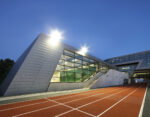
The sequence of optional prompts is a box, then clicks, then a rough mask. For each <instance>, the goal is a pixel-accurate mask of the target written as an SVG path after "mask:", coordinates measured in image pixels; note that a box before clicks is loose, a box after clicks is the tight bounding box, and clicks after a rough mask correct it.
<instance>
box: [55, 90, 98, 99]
mask: <svg viewBox="0 0 150 117" xmlns="http://www.w3.org/2000/svg"><path fill="white" fill-rule="evenodd" d="M96 92H98V91H96ZM96 92H90V93H89V92H86V93H84V94H82V93H81V94H77V95H73V96H67V97H62V98H58V99H52V100H61V99H67V98H72V97H77V96H80V95H87V94H94V93H96ZM64 96H65V95H64Z"/></svg>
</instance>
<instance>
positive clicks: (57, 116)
mask: <svg viewBox="0 0 150 117" xmlns="http://www.w3.org/2000/svg"><path fill="white" fill-rule="evenodd" d="M48 100H49V101H53V102H55V103H58V104H59V105H63V106H66V107H68V108H71V110H70V111H72V110H76V111H79V112H82V113H85V114H87V115H90V116H92V117H95V115H93V114H90V113H87V112H84V111H82V110H78V109H77V108H73V107H71V106H68V105H66V104H64V103H59V102H57V101H55V100H50V99H48ZM66 112H67V111H66ZM64 113H65V112H64ZM64 113H63V114H62V115H64ZM67 113H68V112H67ZM65 114H66V113H65ZM59 116H61V114H59V115H56V116H55V117H59Z"/></svg>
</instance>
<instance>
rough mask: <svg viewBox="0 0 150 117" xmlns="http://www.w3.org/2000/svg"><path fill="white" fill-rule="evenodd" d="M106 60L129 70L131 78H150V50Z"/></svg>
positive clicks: (120, 69) (119, 67)
mask: <svg viewBox="0 0 150 117" xmlns="http://www.w3.org/2000/svg"><path fill="white" fill-rule="evenodd" d="M105 62H107V63H109V64H111V65H114V66H116V67H117V68H118V70H119V71H123V72H128V73H129V74H130V77H131V78H144V79H150V50H148V51H143V52H138V53H133V54H129V55H124V56H119V57H114V58H109V59H107V60H105Z"/></svg>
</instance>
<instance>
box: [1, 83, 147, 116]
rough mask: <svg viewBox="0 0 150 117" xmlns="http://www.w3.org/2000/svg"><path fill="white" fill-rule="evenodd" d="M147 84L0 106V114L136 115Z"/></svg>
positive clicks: (140, 107) (140, 111) (138, 113)
mask: <svg viewBox="0 0 150 117" xmlns="http://www.w3.org/2000/svg"><path fill="white" fill-rule="evenodd" d="M145 92H146V84H135V85H127V86H118V87H109V88H102V89H95V90H89V91H84V92H80V93H73V94H67V95H61V96H56V97H49V98H41V99H37V100H30V101H24V102H17V103H11V104H6V105H1V106H0V117H54V116H55V117H138V116H139V115H141V113H142V103H143V99H144V95H145Z"/></svg>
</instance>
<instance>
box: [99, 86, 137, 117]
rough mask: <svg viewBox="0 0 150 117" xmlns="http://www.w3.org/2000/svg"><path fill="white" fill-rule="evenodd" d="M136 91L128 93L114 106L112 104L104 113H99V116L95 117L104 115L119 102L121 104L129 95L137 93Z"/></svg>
mask: <svg viewBox="0 0 150 117" xmlns="http://www.w3.org/2000/svg"><path fill="white" fill-rule="evenodd" d="M137 89H138V88H136V89H135V90H134V91H132V92H130V93H129V94H128V95H126V96H125V97H123V98H122V99H120V100H119V101H118V102H116V103H115V104H113V105H112V106H110V107H109V108H107V109H106V110H105V111H103V112H102V113H100V114H99V115H97V117H100V116H101V115H103V114H104V113H106V112H107V111H109V110H110V109H112V108H113V107H114V106H116V105H117V104H119V103H120V102H122V101H123V100H125V99H126V98H127V97H129V96H130V95H131V94H133V93H134V92H135V91H137Z"/></svg>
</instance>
